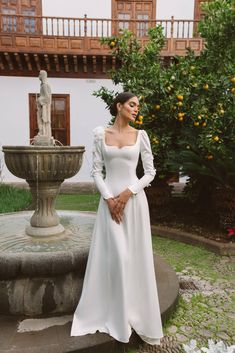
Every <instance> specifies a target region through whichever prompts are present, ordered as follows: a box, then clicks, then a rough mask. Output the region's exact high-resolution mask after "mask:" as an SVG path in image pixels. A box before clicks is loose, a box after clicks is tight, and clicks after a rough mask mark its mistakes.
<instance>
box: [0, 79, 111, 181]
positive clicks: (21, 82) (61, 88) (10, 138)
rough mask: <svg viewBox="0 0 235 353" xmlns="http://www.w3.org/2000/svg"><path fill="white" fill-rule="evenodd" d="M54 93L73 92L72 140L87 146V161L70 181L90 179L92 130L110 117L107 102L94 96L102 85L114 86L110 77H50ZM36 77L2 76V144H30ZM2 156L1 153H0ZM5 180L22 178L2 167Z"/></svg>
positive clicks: (71, 96)
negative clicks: (30, 104)
mask: <svg viewBox="0 0 235 353" xmlns="http://www.w3.org/2000/svg"><path fill="white" fill-rule="evenodd" d="M48 82H49V84H50V85H51V89H52V92H53V93H64V94H70V143H71V145H73V146H75V145H85V146H86V152H85V155H84V162H83V166H82V168H81V171H80V172H79V174H78V175H77V176H76V177H74V178H72V179H70V180H71V181H72V180H73V181H88V180H90V175H89V174H90V164H91V145H92V130H93V129H94V127H96V126H98V125H106V124H107V123H108V121H109V119H110V115H109V113H108V111H107V110H106V109H105V104H104V103H103V102H102V101H101V100H100V99H98V98H96V97H94V96H92V93H93V91H95V90H97V89H99V88H100V86H101V85H104V86H106V87H109V88H112V87H113V85H112V82H111V81H110V80H93V79H61V78H49V79H48ZM39 86H40V82H39V80H38V79H37V78H28V77H0V92H1V129H0V147H1V146H2V145H28V144H29V101H28V94H29V93H36V92H39ZM0 156H1V157H0V158H1V159H2V154H1V155H0ZM3 176H4V180H5V181H13V180H19V179H18V178H15V177H14V176H13V175H12V174H10V173H9V172H8V171H7V169H6V167H4V170H3Z"/></svg>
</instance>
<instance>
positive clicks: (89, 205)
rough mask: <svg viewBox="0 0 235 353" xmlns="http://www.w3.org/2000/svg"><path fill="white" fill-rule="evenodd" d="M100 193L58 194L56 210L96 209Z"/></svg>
mask: <svg viewBox="0 0 235 353" xmlns="http://www.w3.org/2000/svg"><path fill="white" fill-rule="evenodd" d="M99 199H100V195H99V194H90V195H78V194H68V195H67V194H60V195H58V197H57V199H56V205H55V207H56V209H57V210H71V211H96V210H97V208H98V204H99Z"/></svg>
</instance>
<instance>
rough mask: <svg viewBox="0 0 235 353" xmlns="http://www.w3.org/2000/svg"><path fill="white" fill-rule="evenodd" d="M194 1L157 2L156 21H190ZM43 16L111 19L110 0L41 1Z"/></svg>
mask: <svg viewBox="0 0 235 353" xmlns="http://www.w3.org/2000/svg"><path fill="white" fill-rule="evenodd" d="M194 1H195V0H157V19H166V18H167V19H170V17H171V16H174V17H175V18H178V19H184V18H186V19H192V18H193V12H194ZM42 11H43V15H44V16H55V17H56V16H58V17H83V16H84V14H86V15H87V16H88V17H91V18H111V0H98V1H97V0H86V1H84V0H66V1H64V0H42Z"/></svg>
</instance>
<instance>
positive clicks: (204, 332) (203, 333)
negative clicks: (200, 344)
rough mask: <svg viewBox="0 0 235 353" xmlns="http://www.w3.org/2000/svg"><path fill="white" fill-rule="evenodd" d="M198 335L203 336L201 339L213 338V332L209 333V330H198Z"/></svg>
mask: <svg viewBox="0 0 235 353" xmlns="http://www.w3.org/2000/svg"><path fill="white" fill-rule="evenodd" d="M199 333H200V334H201V335H202V336H203V337H207V338H210V337H212V336H213V332H211V331H210V330H199Z"/></svg>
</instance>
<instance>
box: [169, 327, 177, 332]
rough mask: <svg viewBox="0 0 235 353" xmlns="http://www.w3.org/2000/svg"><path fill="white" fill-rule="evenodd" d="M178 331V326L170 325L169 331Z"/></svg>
mask: <svg viewBox="0 0 235 353" xmlns="http://www.w3.org/2000/svg"><path fill="white" fill-rule="evenodd" d="M177 331H178V328H177V327H176V326H170V327H169V328H168V332H169V333H176V332H177Z"/></svg>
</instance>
